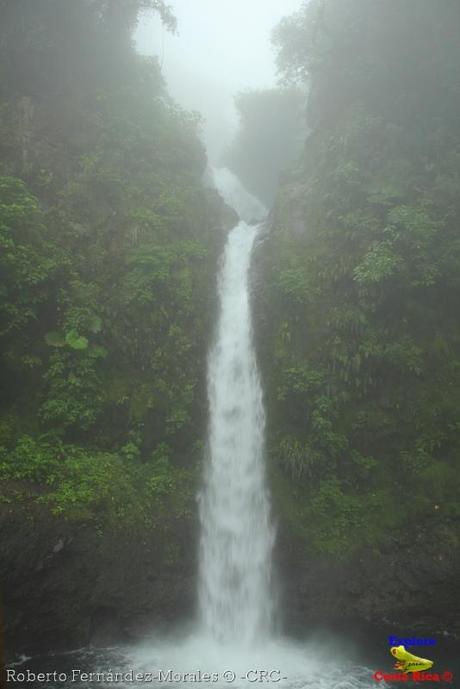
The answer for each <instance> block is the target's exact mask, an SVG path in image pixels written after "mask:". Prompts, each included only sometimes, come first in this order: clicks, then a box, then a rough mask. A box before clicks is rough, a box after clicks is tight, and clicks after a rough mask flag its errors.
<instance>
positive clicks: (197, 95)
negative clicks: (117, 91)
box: [136, 0, 302, 160]
mask: <svg viewBox="0 0 460 689" xmlns="http://www.w3.org/2000/svg"><path fill="white" fill-rule="evenodd" d="M168 4H170V5H171V6H172V8H173V11H174V14H175V15H176V17H177V19H178V23H179V26H178V35H177V36H172V35H171V34H169V33H168V32H167V31H166V30H163V28H162V26H161V22H160V21H159V19H158V17H154V16H151V15H150V16H146V17H144V18H143V20H142V21H141V23H140V25H139V28H138V30H137V33H136V41H137V45H138V49H139V51H140V52H142V53H145V54H155V55H158V56H159V59H160V63H162V65H163V73H164V76H165V78H166V81H167V84H168V88H169V92H170V93H171V95H172V96H173V97H174V98H175V99H176V100H177V101H179V103H181V105H183V106H185V107H187V108H189V109H194V110H199V111H200V112H201V113H202V114H203V115H204V116H205V118H206V130H205V138H206V143H207V147H208V152H209V154H210V156H211V158H212V159H214V160H216V159H217V158H218V156H219V153H220V152H221V151H222V149H223V148H224V147H225V145H226V143H228V141H229V139H230V138H231V136H232V133H233V131H234V127H235V113H234V108H233V96H234V95H235V94H236V93H238V92H239V91H242V90H245V89H247V88H264V87H267V86H268V87H270V86H273V85H275V84H276V68H275V52H274V50H273V48H272V46H271V43H270V33H271V30H272V28H273V26H274V25H275V24H276V23H277V22H278V21H279V20H280V19H281V17H283V16H285V15H287V14H291V13H292V12H294V11H296V10H297V9H298V8H299V7H300V5H301V4H302V0H170V2H169V3H168Z"/></svg>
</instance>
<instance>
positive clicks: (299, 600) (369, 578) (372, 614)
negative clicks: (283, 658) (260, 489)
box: [276, 529, 460, 638]
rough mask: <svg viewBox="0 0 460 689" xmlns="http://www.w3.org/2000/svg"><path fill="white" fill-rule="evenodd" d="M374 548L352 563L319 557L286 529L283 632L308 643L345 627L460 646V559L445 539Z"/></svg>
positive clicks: (280, 567)
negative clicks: (449, 640) (383, 629)
mask: <svg viewBox="0 0 460 689" xmlns="http://www.w3.org/2000/svg"><path fill="white" fill-rule="evenodd" d="M423 535H424V538H423V544H424V547H423V548H421V547H420V545H419V543H418V542H417V539H416V538H414V536H415V534H412V538H411V539H409V538H407V540H406V539H405V538H404V536H401V537H400V540H399V541H398V543H395V544H392V545H391V546H390V545H385V546H380V547H369V548H366V549H363V550H361V551H360V552H357V553H354V554H353V555H351V556H348V557H347V556H346V554H345V555H344V556H342V557H340V558H339V557H337V556H334V555H313V554H310V555H309V554H308V553H306V552H305V545H304V544H303V545H302V544H301V543H300V542H296V540H295V538H293V536H292V534H289V533H288V532H287V530H283V529H281V531H280V533H279V537H278V543H277V550H276V563H277V571H278V573H279V581H280V588H281V591H282V593H281V598H282V609H283V610H284V611H285V614H284V620H283V621H284V627H285V631H286V632H287V633H288V634H292V635H294V636H297V635H302V634H303V633H305V630H306V629H308V628H311V627H312V626H313V627H314V626H316V625H324V624H329V625H332V626H336V627H337V626H339V627H340V625H341V624H343V622H344V621H345V620H355V621H356V622H359V623H361V624H362V623H371V624H372V625H378V626H379V625H380V626H382V625H385V624H390V625H393V631H394V630H396V631H397V632H401V631H404V630H406V632H407V633H412V634H413V633H415V632H417V631H418V632H420V633H422V632H423V633H424V634H425V635H427V636H430V635H433V634H437V635H442V634H444V633H448V634H449V635H451V636H454V637H457V638H460V557H459V554H458V552H457V551H455V550H452V548H451V545H450V543H449V539H448V538H446V539H445V540H444V541H443V540H442V534H441V533H436V531H435V530H433V531H432V532H426V531H425V532H424V534H423Z"/></svg>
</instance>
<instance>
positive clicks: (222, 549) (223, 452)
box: [199, 171, 274, 644]
mask: <svg viewBox="0 0 460 689" xmlns="http://www.w3.org/2000/svg"><path fill="white" fill-rule="evenodd" d="M216 177H217V181H218V182H219V181H220V183H221V188H220V189H219V190H220V191H221V193H223V196H224V198H227V199H228V197H229V195H228V190H229V186H230V188H231V195H232V197H233V198H234V197H235V193H236V195H237V201H239V202H240V203H239V206H238V204H237V203H234V206H237V209H238V210H239V212H240V215H243V213H244V211H245V215H246V218H247V219H248V220H251V219H252V218H253V217H254V216H258V217H259V218H260V216H261V209H263V207H262V206H261V204H260V203H259V202H258V201H257V200H256V199H254V198H253V197H250V195H249V194H248V193H247V192H245V191H244V194H243V193H240V194H238V183H237V181H236V182H235V179H236V178H234V177H233V176H232V175H231V173H229V172H228V171H225V172H224V173H222V172H221V173H220V175H218V176H217V175H216ZM222 187H223V188H222ZM260 227H261V226H260V225H250V224H248V223H247V222H246V221H245V220H242V221H241V222H240V223H239V224H238V225H236V226H235V227H234V228H233V229H232V230H231V232H230V234H229V236H228V240H227V244H226V247H225V250H224V255H223V261H222V267H221V271H220V276H219V300H220V316H219V320H218V327H217V334H216V338H215V342H214V344H213V346H212V348H211V351H210V354H209V359H208V397H209V411H210V421H209V437H208V447H209V457H208V461H207V466H206V471H205V477H204V487H203V490H202V493H201V499H200V521H201V547H200V573H199V574H200V576H199V604H200V612H201V622H202V625H203V628H204V631H205V632H206V633H207V634H209V635H210V636H211V637H212V638H213V639H216V640H218V641H222V642H227V643H228V642H231V643H233V642H237V641H238V642H241V643H242V644H250V643H252V642H254V641H255V640H261V639H263V638H266V637H267V636H268V635H269V633H270V628H271V620H272V612H273V611H272V593H271V590H270V579H271V553H272V547H273V540H274V534H273V528H272V526H271V523H270V508H269V498H268V493H267V486H266V479H265V468H264V429H265V415H264V408H263V400H262V390H261V385H260V379H259V373H258V370H257V363H256V358H255V352H254V347H253V343H252V332H251V310H250V300H249V267H250V260H251V251H252V248H253V245H254V241H255V239H256V237H257V233H258V232H259V229H260Z"/></svg>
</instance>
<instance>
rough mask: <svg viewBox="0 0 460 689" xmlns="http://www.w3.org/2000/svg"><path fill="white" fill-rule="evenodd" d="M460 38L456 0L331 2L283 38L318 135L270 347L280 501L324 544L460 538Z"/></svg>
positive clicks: (287, 76)
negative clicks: (427, 533) (404, 534)
mask: <svg viewBox="0 0 460 689" xmlns="http://www.w3.org/2000/svg"><path fill="white" fill-rule="evenodd" d="M459 27H460V6H459V4H458V2H456V1H455V0H446V1H445V2H442V3H433V2H432V1H431V0H405V2H400V0H386V1H385V2H382V1H381V0H323V1H320V0H317V1H313V2H312V3H305V5H304V6H303V8H302V9H301V10H300V11H299V12H298V13H296V14H295V15H293V16H292V17H289V18H286V19H285V20H283V21H282V22H281V24H280V25H279V26H278V27H277V29H276V31H275V33H274V41H275V43H276V45H277V47H278V49H279V67H280V73H281V76H282V78H283V79H284V81H285V83H286V84H296V83H298V82H300V83H301V84H305V83H308V84H309V87H310V99H309V107H308V113H307V115H308V124H309V126H310V127H311V129H312V132H311V134H310V136H309V137H308V138H307V141H306V145H305V149H304V152H303V154H302V156H301V159H300V161H299V163H298V166H297V169H295V170H293V171H292V172H291V174H290V178H289V180H288V181H287V182H286V183H285V184H284V186H283V188H282V189H281V192H280V194H279V197H278V202H277V212H276V218H275V226H274V228H273V231H272V233H271V235H270V237H269V239H268V240H267V241H266V242H265V243H264V245H263V250H262V254H261V256H260V257H259V261H261V262H262V264H263V267H264V285H265V294H264V300H265V301H264V304H263V306H259V309H260V311H261V312H262V313H263V314H264V315H265V322H264V323H263V324H262V326H261V337H260V342H261V344H260V346H261V351H262V354H263V359H264V361H265V375H264V380H265V384H266V388H267V400H268V404H269V413H270V417H269V425H268V426H269V431H270V449H271V455H272V472H273V476H274V480H273V484H274V489H275V491H276V493H277V501H278V506H279V508H280V509H281V510H282V513H283V514H284V515H285V516H286V518H287V520H288V522H289V523H290V525H291V527H292V528H293V529H294V530H295V531H296V533H297V534H300V535H301V536H302V537H303V538H305V542H306V543H308V544H309V545H310V546H313V547H314V548H316V549H317V550H323V551H330V552H337V553H338V552H345V551H346V550H348V549H350V548H353V547H355V546H358V545H360V544H375V543H381V542H383V541H385V540H387V541H391V539H392V538H393V537H394V535H395V534H396V533H398V532H401V531H405V530H406V529H407V530H409V532H411V530H412V533H413V536H414V538H421V539H422V541H421V542H423V536H422V534H423V533H424V529H425V530H426V529H427V528H430V529H436V530H437V534H438V536H439V537H440V538H444V539H447V540H449V542H450V543H451V546H452V547H455V546H456V547H458V545H459V520H460V510H459V504H458V495H459V489H460V472H459V452H460V433H459V431H460V418H459V409H460V329H459V321H458V314H459V306H460V280H459V276H460V234H459V227H458V219H459V215H460V197H459V194H458V190H459V182H460V120H459V118H458V112H459V110H460V43H459V41H458V29H459ZM261 320H262V319H261Z"/></svg>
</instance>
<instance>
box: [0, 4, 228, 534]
mask: <svg viewBox="0 0 460 689" xmlns="http://www.w3.org/2000/svg"><path fill="white" fill-rule="evenodd" d="M26 4H27V7H23V3H20V5H21V8H22V9H20V8H19V6H18V5H17V3H16V2H11V1H10V0H4V2H2V3H0V5H1V6H0V10H1V13H2V21H1V26H0V57H1V60H0V63H1V66H0V133H1V137H0V138H1V142H0V153H1V157H2V165H1V169H0V175H1V176H0V249H1V251H0V273H1V278H0V298H1V304H0V343H1V348H2V350H1V351H2V358H1V359H0V367H1V371H0V373H1V375H2V378H3V380H4V381H5V396H4V399H3V401H2V403H3V406H2V409H1V417H0V418H1V420H2V423H0V446H1V447H2V449H1V477H2V478H3V479H4V480H6V481H9V482H11V481H17V482H20V483H21V485H22V484H24V485H26V484H27V482H34V483H38V484H40V486H41V488H40V489H39V491H38V492H39V493H40V492H43V495H42V498H41V500H42V502H43V503H44V504H46V505H48V506H49V507H50V509H52V510H53V512H55V513H56V514H61V515H63V516H66V517H69V518H78V519H85V520H90V521H91V520H97V521H99V522H101V523H102V522H104V521H107V520H108V519H109V520H110V519H112V520H114V521H117V520H118V521H120V523H128V522H129V523H132V522H134V521H136V520H137V522H138V523H139V524H141V523H144V524H147V523H149V524H156V525H158V524H159V523H160V522H161V519H162V515H163V517H165V515H166V516H167V515H169V516H172V517H174V516H180V515H182V516H184V515H189V513H190V510H191V507H190V505H191V504H193V501H192V502H190V500H191V498H190V495H191V493H190V491H191V490H192V487H191V486H192V485H193V484H192V481H191V479H192V478H193V471H194V469H193V467H194V465H196V463H197V460H198V456H197V454H196V453H194V452H193V451H191V450H190V448H191V447H193V446H194V445H195V443H196V442H197V441H198V440H199V438H201V434H202V431H203V428H204V414H205V396H204V394H203V390H202V381H203V380H204V379H205V375H204V371H205V361H206V360H205V357H206V347H207V342H208V335H209V330H210V317H211V314H212V308H211V307H212V299H211V298H210V297H209V294H210V293H212V292H213V291H214V280H215V271H216V264H217V255H218V253H219V252H220V248H221V241H222V236H221V233H220V231H219V229H220V228H219V225H220V217H219V214H220V208H219V207H218V204H217V203H214V206H212V205H211V203H210V202H209V194H208V192H206V191H205V189H204V188H203V185H202V175H203V172H204V170H205V167H206V156H205V152H204V149H203V145H202V143H201V141H200V137H199V129H200V126H201V122H200V118H199V117H198V116H197V115H196V114H193V113H188V112H185V111H184V110H182V109H181V108H179V107H178V106H177V105H176V104H175V103H174V102H173V101H172V100H171V99H170V98H169V96H168V94H167V93H166V90H165V86H164V83H163V80H162V77H161V74H160V69H159V65H158V62H157V60H156V59H152V58H144V57H141V56H139V55H137V54H136V52H135V50H134V45H133V40H132V31H133V29H134V26H135V24H136V20H137V17H138V14H139V13H140V12H141V11H149V10H150V11H155V12H158V13H159V14H160V16H161V19H162V21H163V23H164V24H165V25H166V28H167V29H169V30H171V31H174V30H175V28H176V22H175V18H174V17H173V15H172V13H171V10H170V8H169V6H168V5H167V4H165V3H164V2H163V1H162V0H127V1H126V2H125V0H113V1H112V0H111V1H110V2H106V0H95V1H94V2H93V1H92V2H86V1H81V2H80V1H78V2H73V0H43V2H40V3H26ZM184 457H185V458H186V460H184ZM183 465H185V466H183ZM187 483H188V484H190V486H187ZM44 486H46V488H44ZM24 490H25V489H24ZM189 498H190V500H189Z"/></svg>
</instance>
